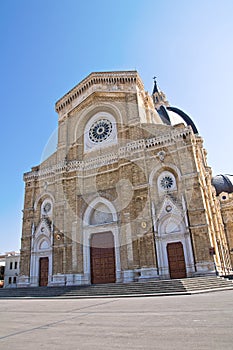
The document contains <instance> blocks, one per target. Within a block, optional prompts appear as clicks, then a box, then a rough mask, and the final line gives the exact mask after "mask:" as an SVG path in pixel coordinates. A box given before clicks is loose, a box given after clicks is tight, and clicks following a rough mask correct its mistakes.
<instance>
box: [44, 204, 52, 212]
mask: <svg viewBox="0 0 233 350" xmlns="http://www.w3.org/2000/svg"><path fill="white" fill-rule="evenodd" d="M51 207H52V206H51V203H49V202H46V203H45V204H44V206H43V211H44V213H45V214H48V213H49V212H50V210H51Z"/></svg>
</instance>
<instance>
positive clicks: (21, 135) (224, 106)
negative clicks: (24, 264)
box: [0, 0, 233, 252]
mask: <svg viewBox="0 0 233 350" xmlns="http://www.w3.org/2000/svg"><path fill="white" fill-rule="evenodd" d="M0 15H1V20H0V43H1V56H0V63H1V64H0V73H1V86H0V93H1V131H2V132H1V138H0V143H1V144H0V146H1V148H0V149H1V172H0V176H1V179H0V186H1V201H0V206H1V207H0V252H5V251H9V250H19V249H20V236H21V221H22V209H23V196H24V183H23V180H22V178H23V173H24V172H26V171H29V170H30V168H31V167H32V166H34V165H37V164H39V163H40V161H41V157H42V154H43V150H44V147H45V145H46V143H47V141H48V140H49V138H50V136H51V134H53V133H54V130H56V127H57V115H56V112H55V110H54V105H55V102H56V101H57V100H58V99H59V98H60V97H62V96H63V95H64V94H65V93H66V92H67V91H68V90H70V89H71V88H72V87H73V86H75V85H76V84H77V83H78V82H79V81H80V80H82V79H83V78H85V76H86V75H88V74H89V73H91V72H93V71H106V70H107V71H109V70H110V71H111V70H124V69H126V70H130V69H136V70H138V72H139V74H140V76H141V78H142V80H143V81H144V85H145V88H146V90H148V91H152V87H153V79H152V78H153V76H154V75H156V76H157V77H158V78H157V80H158V85H159V86H160V88H161V89H162V90H163V91H164V92H165V94H166V96H167V98H168V100H169V102H170V104H171V105H172V106H177V107H180V108H181V109H183V110H184V111H186V112H187V113H188V114H189V115H190V116H191V117H192V118H193V120H194V121H195V123H196V125H197V126H198V129H199V132H200V134H201V135H202V136H203V138H204V141H205V143H204V144H205V148H206V149H207V151H208V162H209V165H210V166H212V168H213V173H214V174H219V173H233V164H232V154H231V151H232V130H233V116H232V111H231V108H232V91H233V89H232V82H233V69H232V65H233V20H232V18H233V1H232V0H219V1H217V0H189V1H187V0H163V1H159V0H144V1H142V0H118V1H113V0H108V1H106V0H99V1H97V0H96V1H94V0H93V1H91V0H86V1H79V0H46V1H45V0H37V1H36V0H20V1H19V0H9V1H2V2H1V4H0Z"/></svg>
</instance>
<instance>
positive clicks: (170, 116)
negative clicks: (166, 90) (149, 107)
mask: <svg viewBox="0 0 233 350" xmlns="http://www.w3.org/2000/svg"><path fill="white" fill-rule="evenodd" d="M157 112H158V113H159V115H160V117H161V119H162V121H163V122H164V123H165V124H168V125H177V124H181V123H182V124H184V125H185V126H187V125H190V126H191V128H192V129H193V132H194V134H198V130H197V128H196V125H195V124H194V122H193V121H192V119H191V118H190V117H189V116H188V115H187V114H186V113H185V112H183V111H182V110H181V109H179V108H177V107H170V106H169V107H165V106H163V105H162V106H160V108H159V109H157Z"/></svg>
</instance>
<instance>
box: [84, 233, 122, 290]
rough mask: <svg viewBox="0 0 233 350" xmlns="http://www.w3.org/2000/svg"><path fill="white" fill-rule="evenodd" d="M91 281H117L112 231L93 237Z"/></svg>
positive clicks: (96, 282) (91, 246)
mask: <svg viewBox="0 0 233 350" xmlns="http://www.w3.org/2000/svg"><path fill="white" fill-rule="evenodd" d="M90 250H91V251H90V253H91V254H90V255H91V283H93V284H99V283H115V282H116V266H115V248H114V237H113V234H112V233H111V232H106V233H96V234H94V235H93V236H92V237H91V242H90Z"/></svg>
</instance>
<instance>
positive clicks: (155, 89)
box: [152, 77, 159, 95]
mask: <svg viewBox="0 0 233 350" xmlns="http://www.w3.org/2000/svg"><path fill="white" fill-rule="evenodd" d="M153 79H154V89H153V92H152V95H154V93H156V92H159V90H158V86H157V82H156V77H154V78H153Z"/></svg>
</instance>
